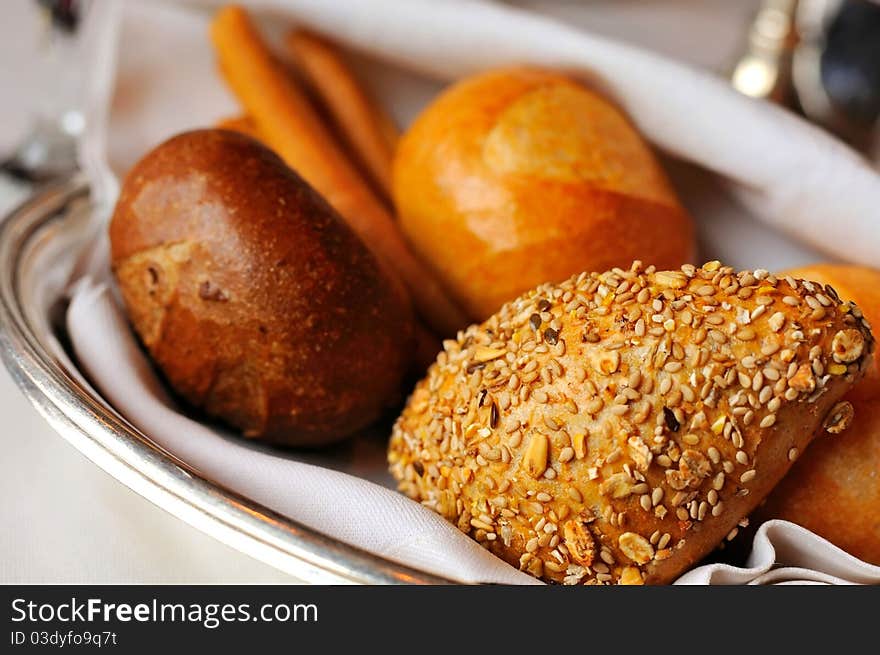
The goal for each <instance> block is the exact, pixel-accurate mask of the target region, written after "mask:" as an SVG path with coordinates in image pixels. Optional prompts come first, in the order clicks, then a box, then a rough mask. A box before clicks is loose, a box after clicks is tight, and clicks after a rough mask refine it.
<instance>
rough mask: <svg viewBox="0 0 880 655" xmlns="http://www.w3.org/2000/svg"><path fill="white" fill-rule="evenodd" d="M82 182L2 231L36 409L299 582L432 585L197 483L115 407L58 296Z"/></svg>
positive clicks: (82, 226) (88, 449) (5, 291)
mask: <svg viewBox="0 0 880 655" xmlns="http://www.w3.org/2000/svg"><path fill="white" fill-rule="evenodd" d="M93 209H94V207H93V205H92V204H91V203H90V199H89V188H88V185H87V183H86V181H85V179H84V178H82V177H79V176H75V177H73V178H70V179H68V180H66V181H63V182H60V183H57V184H54V185H52V186H50V187H47V188H45V189H43V190H41V191H39V192H38V193H36V194H35V195H34V196H32V197H31V198H30V199H28V200H27V201H25V202H24V204H22V205H20V206H19V207H18V208H16V209H14V210H13V211H12V212H11V213H10V214H9V215H8V216H6V217H5V219H3V221H2V225H0V353H2V357H3V361H4V363H5V365H6V367H7V368H8V369H9V371H10V373H11V374H12V377H13V378H14V379H15V381H16V383H17V384H18V386H19V388H20V389H21V390H22V391H23V392H24V394H25V395H26V396H27V397H28V399H29V400H30V401H31V403H33V405H34V407H36V408H37V410H38V411H39V412H40V414H41V415H42V416H43V417H44V418H45V419H46V420H47V421H48V422H49V424H50V425H51V426H52V427H53V428H54V429H55V430H56V431H57V432H58V433H59V434H60V435H61V436H62V437H64V438H65V439H66V440H67V441H68V442H69V443H70V444H72V445H73V446H74V447H75V448H76V449H77V450H79V451H80V452H81V453H82V454H83V455H85V456H86V457H88V458H89V459H90V460H91V461H92V462H94V463H95V464H96V465H98V466H99V467H100V468H102V469H103V470H104V471H106V472H107V473H109V474H110V475H111V476H113V477H114V478H116V479H117V480H119V481H120V482H122V483H123V484H125V485H126V486H128V487H129V488H131V489H132V490H134V491H135V492H136V493H138V494H140V495H142V496H143V497H144V498H147V499H148V500H150V501H151V502H153V503H155V504H156V505H158V506H159V507H161V508H162V509H164V510H166V511H168V512H170V513H171V514H173V515H174V516H176V517H178V518H179V519H181V520H183V521H185V522H186V523H188V524H189V525H191V526H193V527H195V528H197V529H199V530H201V531H202V532H204V533H206V534H208V535H210V536H211V537H213V538H215V539H217V540H219V541H221V542H223V543H224V544H226V545H228V546H230V547H232V548H235V549H237V550H239V551H241V552H242V553H245V554H247V555H249V556H251V557H253V558H255V559H257V560H260V561H262V562H264V563H266V564H268V565H270V566H272V567H274V568H276V569H278V570H281V571H284V572H286V573H289V574H291V575H292V576H294V577H295V578H297V579H300V580H303V581H306V582H311V583H322V584H400V583H407V584H431V583H434V584H436V583H448V581H447V580H444V579H442V578H439V577H436V576H433V575H430V574H427V573H423V572H421V571H417V570H414V569H411V568H408V567H406V566H402V565H400V564H396V563H393V562H390V561H388V560H385V559H383V558H381V557H378V556H376V555H373V554H370V553H368V552H365V551H363V550H360V549H357V548H354V547H352V546H349V545H347V544H345V543H342V542H340V541H337V540H335V539H332V538H329V537H328V536H326V535H324V534H321V533H320V532H317V531H315V530H312V529H310V528H307V527H306V526H304V525H301V524H299V523H297V522H295V521H292V520H290V519H289V518H286V517H284V516H281V515H279V514H277V513H275V512H273V511H271V510H269V509H267V508H266V507H264V506H262V505H260V504H258V503H255V502H253V501H252V500H250V499H248V498H245V497H243V496H241V495H239V494H236V493H234V492H232V491H230V490H229V489H225V488H223V487H221V486H219V485H217V484H215V483H214V482H212V481H210V480H208V479H206V478H204V477H202V476H201V475H200V474H199V473H198V472H197V471H195V470H194V469H193V468H191V467H189V466H188V465H187V464H186V463H184V462H182V461H180V460H179V459H177V458H175V457H174V456H173V455H171V454H170V453H168V452H167V451H165V450H164V449H162V448H161V447H159V446H157V445H156V444H155V443H153V442H152V441H151V440H150V439H149V438H148V437H147V436H146V435H144V434H143V433H142V432H140V431H139V430H137V429H136V428H135V427H133V426H132V425H131V424H129V423H128V422H127V421H126V420H125V419H124V418H123V417H122V416H120V415H119V414H117V413H116V412H115V411H113V410H112V409H110V408H109V407H108V406H107V404H105V402H104V401H103V400H102V399H101V397H100V396H99V395H98V393H97V392H96V391H94V389H92V388H91V387H90V386H89V384H88V383H87V382H86V381H85V379H84V378H83V376H82V374H81V373H80V372H79V371H78V370H77V368H76V364H75V363H74V360H73V357H72V355H71V354H70V353H69V350H68V348H67V344H68V341H67V338H66V336H65V334H64V324H63V318H62V317H63V311H62V310H63V308H64V305H65V302H66V301H65V289H66V284H67V281H68V278H69V275H70V272H71V271H72V270H73V269H74V266H75V264H76V261H77V259H78V258H79V257H80V255H81V254H82V253H83V252H84V251H85V250H86V249H88V248H89V246H90V244H91V243H93V238H94V236H95V233H94V226H95V225H96V222H95V221H93V220H91V219H92V212H93Z"/></svg>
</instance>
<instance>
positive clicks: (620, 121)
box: [392, 68, 694, 320]
mask: <svg viewBox="0 0 880 655" xmlns="http://www.w3.org/2000/svg"><path fill="white" fill-rule="evenodd" d="M392 194H393V198H394V202H395V205H396V207H397V211H398V213H399V220H400V225H401V227H402V228H403V230H404V232H405V233H406V236H407V238H408V239H409V241H410V242H411V243H412V245H413V246H414V248H415V249H416V250H417V251H418V253H419V254H420V255H421V257H422V258H423V259H424V260H425V261H426V262H428V263H429V264H430V265H431V266H432V267H433V268H434V270H435V271H436V272H437V273H438V274H439V275H440V277H441V279H442V280H443V282H444V283H445V285H446V288H447V290H448V291H449V292H450V293H452V294H453V296H454V297H455V299H456V300H457V301H458V303H459V304H460V305H461V306H463V307H464V308H465V309H466V310H467V311H468V312H469V313H470V314H471V316H472V318H474V319H475V320H483V319H485V318H487V317H488V316H489V315H490V314H491V313H492V312H494V311H496V310H497V309H498V308H499V307H500V306H501V304H502V303H503V302H506V301H508V300H510V299H511V298H514V297H516V296H517V295H519V294H520V293H522V292H524V291H525V290H527V289H530V288H533V287H535V286H536V285H538V284H542V283H544V282H548V281H549V282H560V281H562V280H564V279H566V278H567V277H569V276H570V275H573V274H575V273H579V272H580V271H584V270H599V271H601V270H605V269H608V268H611V267H613V266H627V265H629V263H630V262H631V261H633V260H634V259H643V260H649V261H652V262H654V263H655V265H657V266H658V267H660V268H669V267H677V266H680V265H681V264H683V263H685V262H687V261H689V259H690V258H691V257H692V256H693V253H694V236H693V226H692V224H691V220H690V218H689V217H688V215H687V214H686V212H685V211H684V210H683V209H682V207H681V205H680V203H679V201H678V199H677V198H676V196H675V194H674V192H673V191H672V189H671V188H670V185H669V183H668V182H667V180H666V177H665V176H664V174H663V171H662V170H661V169H660V167H659V165H658V164H657V161H656V160H655V158H654V156H653V154H652V153H651V150H650V148H649V147H648V146H647V145H646V143H645V142H644V141H643V140H642V138H641V137H640V136H639V134H638V133H637V132H636V130H635V128H634V127H633V126H632V125H631V124H630V122H629V121H628V120H627V118H626V117H625V116H624V115H623V114H622V113H621V112H620V111H619V110H618V109H617V108H616V107H614V106H613V105H612V104H610V103H609V102H608V101H607V100H605V99H604V98H602V97H601V96H599V95H597V94H596V93H595V92H593V91H591V90H589V89H587V88H586V87H584V86H582V85H581V84H579V83H577V82H575V81H573V80H571V79H569V78H567V77H565V76H563V75H561V74H558V73H554V72H548V71H543V70H537V69H526V68H520V69H512V70H500V71H493V72H489V73H484V74H481V75H477V76H474V77H471V78H468V79H465V80H463V81H461V82H459V83H457V84H455V85H453V86H452V87H450V88H449V89H447V90H446V91H445V92H443V93H442V94H441V95H440V96H439V97H438V98H436V99H435V100H434V101H433V102H432V103H431V104H430V105H429V106H428V107H427V109H425V110H424V111H423V112H422V114H421V115H420V116H419V117H418V118H417V120H416V121H415V122H414V124H413V125H412V126H411V127H410V129H409V130H408V131H407V132H406V134H405V135H404V136H403V138H402V139H401V141H400V144H399V146H398V149H397V153H396V156H395V160H394V165H393V174H392Z"/></svg>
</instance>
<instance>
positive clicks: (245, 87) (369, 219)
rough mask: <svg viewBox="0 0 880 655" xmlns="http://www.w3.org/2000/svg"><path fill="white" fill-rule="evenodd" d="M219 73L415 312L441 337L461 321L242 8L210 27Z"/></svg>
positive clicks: (222, 12)
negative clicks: (393, 277) (395, 279)
mask: <svg viewBox="0 0 880 655" xmlns="http://www.w3.org/2000/svg"><path fill="white" fill-rule="evenodd" d="M211 38H212V40H213V43H214V46H215V48H216V50H217V54H218V56H219V58H220V69H221V71H222V72H223V74H224V76H225V77H226V80H227V82H228V83H229V85H230V87H231V88H232V90H233V92H234V93H235V94H236V96H237V97H238V98H239V100H240V101H241V103H242V105H243V106H244V109H245V111H246V112H247V114H248V115H250V116H251V117H252V118H253V119H254V121H255V122H256V124H257V126H258V129H259V131H260V134H262V135H264V137H265V140H266V144H267V145H268V146H269V147H271V148H272V149H273V150H275V152H276V153H278V155H279V156H280V157H281V158H282V159H283V160H284V161H285V162H286V163H287V164H288V165H289V166H290V167H291V168H293V169H295V170H296V171H298V172H299V173H300V174H301V175H302V176H303V177H304V178H305V179H306V181H307V182H309V184H311V185H312V186H313V187H314V188H315V189H316V190H317V191H318V192H319V193H321V194H322V195H323V196H324V197H325V198H326V200H327V201H328V202H329V203H330V204H331V205H332V206H333V207H334V208H335V209H336V210H337V211H338V212H339V213H340V214H341V215H342V216H343V217H344V218H345V219H346V220H347V221H348V222H349V224H350V225H351V227H352V228H353V229H354V230H355V232H357V233H358V234H359V235H360V237H361V238H362V239H363V240H364V241H365V242H366V243H367V245H368V246H370V248H371V249H372V250H373V251H374V252H375V253H376V254H377V256H379V257H380V258H381V259H382V260H383V261H384V262H385V263H386V265H388V266H390V267H391V269H392V270H394V271H395V272H396V273H397V275H399V277H400V278H401V280H402V281H403V282H404V284H405V285H406V287H407V288H408V289H409V292H410V295H411V298H412V300H413V303H414V304H415V306H416V308H417V309H418V311H419V314H420V315H421V316H422V317H423V318H424V320H425V321H426V322H427V323H428V324H429V325H430V326H431V327H432V328H433V329H434V330H436V331H438V332H439V333H440V334H444V335H449V334H453V333H454V332H455V331H456V330H457V329H459V328H460V327H461V326H462V325H464V324H465V323H466V319H465V318H464V315H463V314H462V313H461V311H460V310H459V309H458V308H457V307H456V306H455V305H454V304H453V303H452V302H451V301H450V300H449V298H448V297H447V296H446V294H445V293H444V291H443V289H442V288H441V286H440V285H439V283H438V282H437V280H436V279H434V277H433V276H432V275H431V274H430V272H429V271H428V270H427V269H426V268H425V266H424V265H422V263H421V262H420V261H419V260H418V259H416V257H415V256H414V255H413V254H412V252H411V251H410V249H409V247H408V245H407V244H406V242H405V241H404V239H403V237H402V236H401V234H400V233H399V232H398V231H397V227H396V225H395V223H394V220H393V219H392V217H391V215H390V213H389V212H388V211H387V210H386V209H385V208H384V207H383V206H382V203H381V202H380V201H379V200H378V198H377V197H376V196H375V195H374V194H373V192H372V190H371V189H370V188H369V186H368V185H367V183H366V182H365V181H364V180H363V179H362V178H361V177H360V175H359V173H358V171H357V170H356V169H355V168H354V166H353V165H352V164H351V163H350V162H349V161H348V159H347V158H346V156H345V154H344V153H343V152H342V150H341V148H340V147H339V145H338V144H337V143H336V142H335V141H334V139H333V136H332V135H331V134H330V133H329V132H328V130H327V128H326V127H325V125H324V124H323V122H322V121H321V118H320V116H318V114H317V112H316V111H315V109H314V108H313V107H312V106H311V104H310V103H309V101H308V99H307V98H306V97H305V95H304V94H303V93H302V91H301V90H300V89H299V88H297V86H296V84H295V83H294V81H293V80H292V79H291V78H290V76H288V75H287V74H285V72H284V71H283V70H282V68H281V67H280V65H279V63H278V62H277V61H276V60H275V58H274V57H273V55H272V53H271V52H270V51H269V49H268V47H267V46H266V45H265V44H264V43H263V41H262V39H261V38H260V36H259V34H258V33H257V31H256V30H255V28H254V27H253V25H252V24H251V21H250V19H249V18H248V16H247V14H246V13H245V11H244V10H243V9H241V8H240V7H237V6H234V5H233V6H228V7H225V8H223V9H221V10H220V11H219V12H218V13H217V15H216V17H215V18H214V21H213V23H212V25H211Z"/></svg>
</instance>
